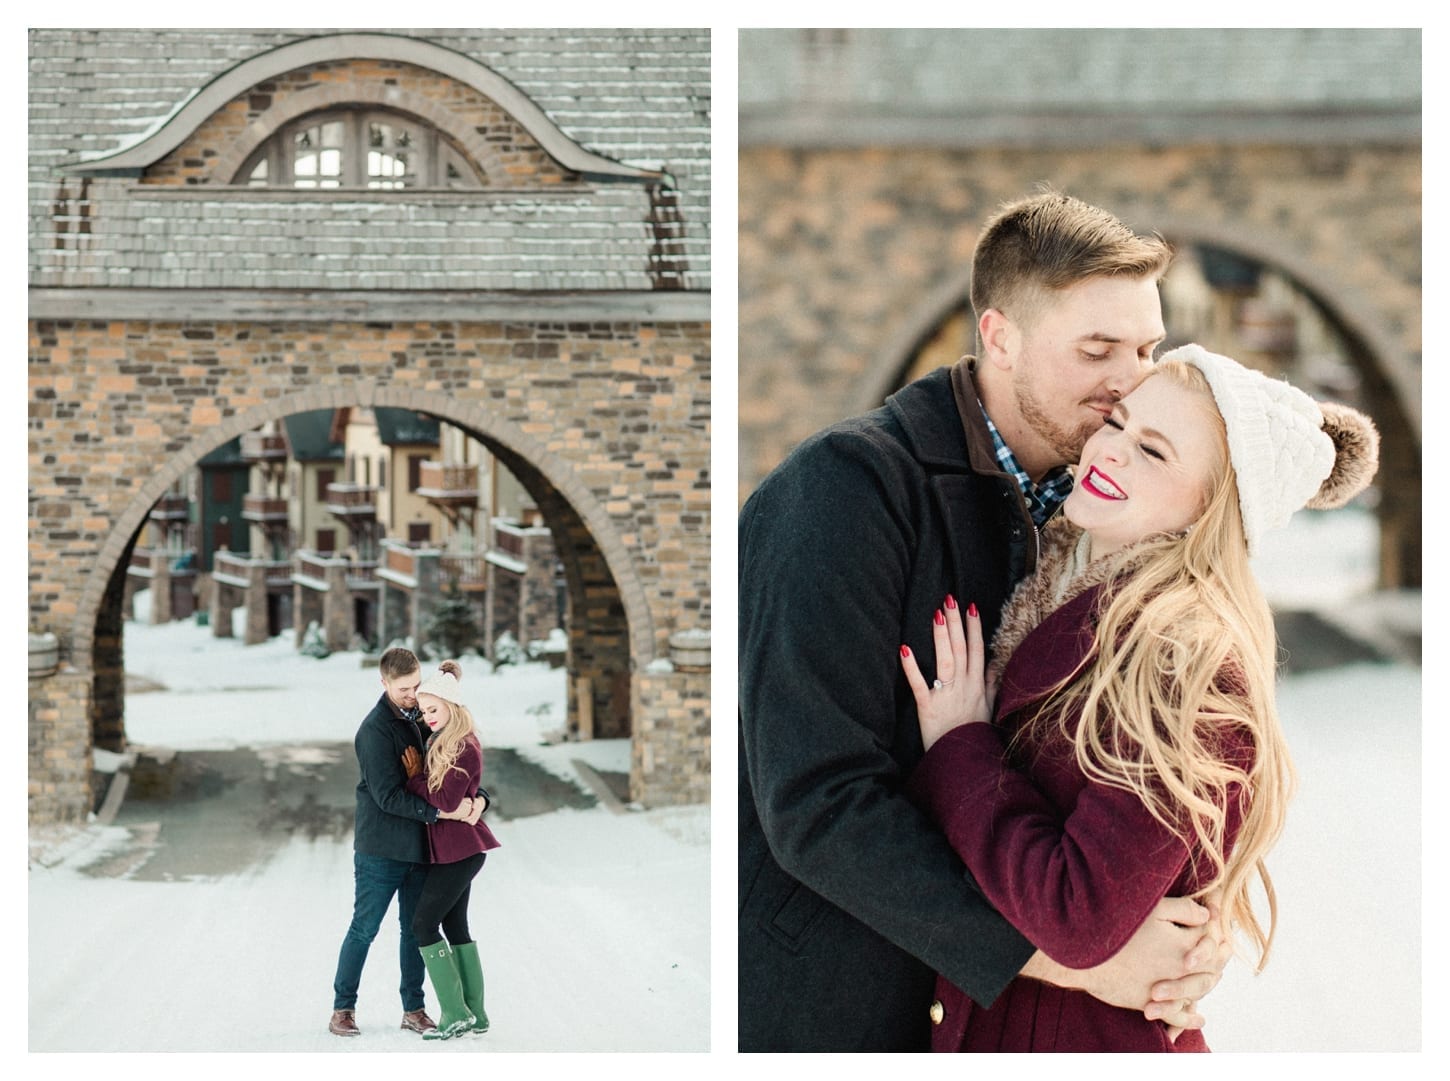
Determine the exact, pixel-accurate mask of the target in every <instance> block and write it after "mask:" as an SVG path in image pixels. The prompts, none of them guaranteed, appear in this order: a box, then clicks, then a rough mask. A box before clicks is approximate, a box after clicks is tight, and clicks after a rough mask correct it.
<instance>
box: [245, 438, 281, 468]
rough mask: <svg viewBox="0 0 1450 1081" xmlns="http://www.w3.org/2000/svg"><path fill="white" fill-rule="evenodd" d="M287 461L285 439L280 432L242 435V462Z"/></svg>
mask: <svg viewBox="0 0 1450 1081" xmlns="http://www.w3.org/2000/svg"><path fill="white" fill-rule="evenodd" d="M286 460H287V437H286V436H284V435H282V434H281V433H280V432H279V433H276V434H269V433H267V432H243V433H242V461H244V462H285V461H286Z"/></svg>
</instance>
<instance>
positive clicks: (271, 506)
mask: <svg viewBox="0 0 1450 1081" xmlns="http://www.w3.org/2000/svg"><path fill="white" fill-rule="evenodd" d="M242 517H243V518H245V519H246V520H247V521H249V522H285V521H287V500H285V499H278V498H275V497H273V496H266V495H253V494H252V493H251V492H248V493H247V494H246V495H244V496H242Z"/></svg>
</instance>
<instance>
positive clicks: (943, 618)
mask: <svg viewBox="0 0 1450 1081" xmlns="http://www.w3.org/2000/svg"><path fill="white" fill-rule="evenodd" d="M932 618H933V619H934V620H936V625H937V626H938V627H940V626H942V625H943V624H944V623H946V621H947V617H946V616H944V615H942V614H941V609H940V608H938V609H937V610H936V615H934V616H932Z"/></svg>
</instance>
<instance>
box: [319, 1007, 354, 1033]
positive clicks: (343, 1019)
mask: <svg viewBox="0 0 1450 1081" xmlns="http://www.w3.org/2000/svg"><path fill="white" fill-rule="evenodd" d="M327 1031H328V1032H330V1033H332V1034H333V1035H334V1036H361V1035H362V1029H360V1028H358V1027H357V1022H356V1021H354V1020H353V1017H352V1011H351V1010H333V1011H332V1020H331V1021H329V1022H328V1023H327Z"/></svg>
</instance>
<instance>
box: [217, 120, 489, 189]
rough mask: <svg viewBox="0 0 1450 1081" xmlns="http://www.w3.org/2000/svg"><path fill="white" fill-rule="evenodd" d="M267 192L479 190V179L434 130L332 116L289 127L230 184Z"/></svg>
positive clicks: (296, 122)
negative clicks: (399, 189) (330, 189)
mask: <svg viewBox="0 0 1450 1081" xmlns="http://www.w3.org/2000/svg"><path fill="white" fill-rule="evenodd" d="M233 183H235V184H244V185H247V186H249V187H269V188H371V189H374V190H386V189H395V188H478V187H482V186H483V180H482V177H480V175H479V173H478V170H477V169H476V168H475V167H474V166H473V165H472V164H471V163H470V161H469V160H468V158H467V157H465V156H464V155H463V153H462V152H460V151H459V149H458V148H457V147H456V146H454V145H453V143H452V142H451V141H450V140H449V138H448V136H446V135H445V134H443V133H442V132H441V131H439V130H438V129H437V128H434V127H432V126H431V125H428V124H425V123H423V122H422V121H420V120H416V119H414V118H412V117H407V116H404V115H403V114H401V113H394V112H389V111H387V110H383V109H362V108H355V109H348V108H344V109H333V110H330V111H328V112H324V113H312V114H310V115H309V116H304V117H299V118H298V119H296V120H293V121H291V122H290V123H288V124H284V125H283V126H282V127H281V128H280V129H278V131H277V132H276V133H275V134H274V135H272V137H271V138H269V139H268V140H267V141H266V142H265V143H263V144H262V145H261V146H260V147H258V148H257V149H256V150H255V151H254V152H253V153H252V156H251V157H250V158H248V159H247V162H246V164H244V165H243V166H242V168H241V171H240V172H239V173H238V174H237V176H236V178H235V179H234V180H233Z"/></svg>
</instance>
